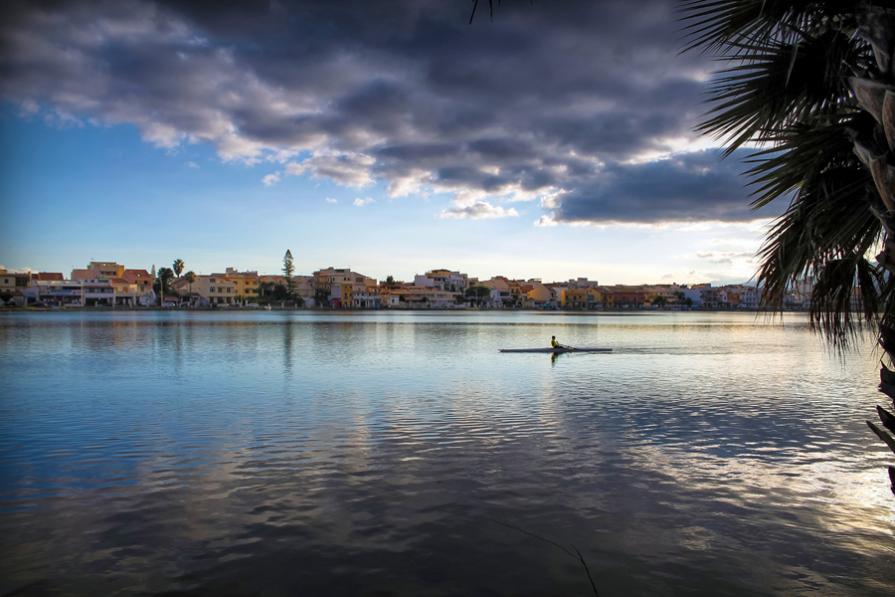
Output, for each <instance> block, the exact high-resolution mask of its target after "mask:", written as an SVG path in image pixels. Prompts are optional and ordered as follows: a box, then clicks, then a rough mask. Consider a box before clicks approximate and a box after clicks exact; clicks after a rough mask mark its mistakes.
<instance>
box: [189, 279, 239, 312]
mask: <svg viewBox="0 0 895 597" xmlns="http://www.w3.org/2000/svg"><path fill="white" fill-rule="evenodd" d="M174 288H175V289H176V290H177V291H178V292H192V293H193V294H196V295H199V297H201V299H202V302H207V303H208V304H210V305H234V304H237V302H238V299H237V298H236V297H237V296H239V295H238V294H237V293H236V283H235V282H233V281H232V280H230V279H229V278H228V277H227V276H226V275H222V274H211V275H210V276H196V279H195V280H193V282H192V284H190V283H189V282H187V280H185V279H183V278H180V279H179V280H177V282H175V284H174Z"/></svg>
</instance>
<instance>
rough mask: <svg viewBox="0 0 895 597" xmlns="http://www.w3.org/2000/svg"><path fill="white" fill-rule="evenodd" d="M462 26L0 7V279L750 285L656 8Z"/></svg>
mask: <svg viewBox="0 0 895 597" xmlns="http://www.w3.org/2000/svg"><path fill="white" fill-rule="evenodd" d="M486 4H487V3H483V5H486ZM471 6H472V4H471V2H469V1H468V0H383V1H381V2H375V3H372V2H352V1H345V2H328V1H323V2H314V1H304V2H294V3H293V2H285V1H281V0H280V1H273V2H255V3H240V2H215V3H212V2H181V1H178V2H166V1H159V0H157V1H134V0H114V1H109V2H102V1H99V2H25V1H21V2H19V1H5V2H4V3H3V5H2V8H0V12H2V15H0V16H2V19H0V48H2V51H0V81H2V83H0V151H2V155H0V157H2V160H0V178H2V182H0V200H2V204H0V264H3V265H4V266H6V267H9V268H31V269H34V270H42V271H62V272H66V273H67V272H68V271H69V270H71V269H72V268H75V267H84V266H85V265H86V263H87V262H88V261H90V260H94V259H95V260H110V261H111V260H114V261H118V262H121V263H124V264H126V265H127V266H128V267H145V268H147V269H148V268H150V267H151V266H152V265H156V266H157V267H158V266H163V265H169V264H170V263H171V262H172V261H173V260H174V259H176V258H181V259H183V260H184V261H185V262H186V267H187V269H189V270H193V271H195V272H197V273H211V272H214V271H221V270H223V269H224V268H225V267H227V266H233V267H237V268H239V269H252V270H259V271H261V272H264V273H274V272H277V271H278V270H279V269H280V267H281V262H282V256H283V254H284V252H285V250H286V249H287V248H288V249H290V250H291V251H292V253H293V255H294V256H295V263H296V270H297V272H299V273H310V272H311V271H313V270H315V269H318V268H320V267H327V266H335V267H351V268H352V269H354V270H356V271H359V272H361V273H364V274H367V275H371V276H375V277H378V278H380V279H382V278H385V277H386V276H387V275H393V276H394V277H395V278H396V279H412V277H413V275H414V274H416V273H422V272H424V271H426V270H429V269H432V268H436V267H448V268H451V269H459V270H461V271H464V272H467V273H469V274H470V275H474V276H478V277H482V278H487V277H490V276H492V275H498V274H499V275H507V276H510V277H522V278H529V277H537V278H541V279H543V280H545V281H547V280H565V279H568V278H571V277H578V276H586V277H589V278H591V279H596V280H598V281H600V282H602V283H606V284H612V283H660V282H666V283H667V282H680V283H694V282H706V281H715V282H731V281H743V280H746V279H748V278H750V277H751V276H752V274H753V273H754V271H755V269H756V265H757V262H756V259H755V257H754V255H755V253H756V251H757V250H758V249H759V247H760V245H761V240H762V237H763V234H764V231H765V230H766V229H767V226H768V224H769V222H770V218H772V217H773V216H774V215H776V214H777V213H779V212H780V211H781V206H773V205H772V206H770V207H769V208H763V210H762V211H758V212H756V211H753V210H751V209H750V207H749V188H748V186H747V185H746V182H747V181H746V179H745V178H744V177H743V176H742V175H741V173H742V172H743V170H744V169H745V168H746V163H745V160H746V159H747V156H748V151H749V150H746V149H743V150H738V151H737V152H735V153H733V154H732V155H731V156H729V157H727V158H724V159H722V157H721V151H720V147H719V142H717V141H716V140H714V139H711V138H705V137H701V136H699V135H697V134H696V133H694V132H693V131H694V128H695V127H696V125H697V124H698V123H699V121H700V118H701V117H702V116H703V115H704V113H705V111H706V109H707V107H708V106H707V105H706V103H705V97H706V88H707V84H708V81H709V79H710V77H711V73H712V72H713V70H716V69H717V68H718V64H717V63H715V62H712V60H711V57H709V56H705V55H703V54H700V53H698V52H688V53H683V54H682V53H681V52H680V51H679V50H680V48H681V47H682V46H683V42H682V33H681V30H680V24H679V22H678V21H677V20H676V19H677V16H678V15H677V13H676V10H675V4H674V2H673V0H643V1H640V2H637V3H631V2H629V1H624V2H615V1H612V0H610V1H605V2H592V1H591V2H584V1H581V2H576V1H572V0H569V1H566V2H562V3H556V2H546V1H538V0H535V1H534V2H527V1H518V2H512V1H505V2H503V3H501V5H500V6H499V7H498V9H497V10H496V12H495V14H494V18H493V20H492V19H489V18H488V14H487V11H486V10H481V8H480V11H481V12H479V14H478V15H477V16H476V18H475V19H474V20H473V22H472V23H471V24H470V23H469V17H470V9H471Z"/></svg>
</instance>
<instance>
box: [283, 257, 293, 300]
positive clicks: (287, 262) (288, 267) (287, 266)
mask: <svg viewBox="0 0 895 597" xmlns="http://www.w3.org/2000/svg"><path fill="white" fill-rule="evenodd" d="M294 273H295V263H293V261H292V251H291V250H289V249H286V254H285V255H283V275H284V276H286V293H287V295H288V297H289V299H290V300H291V298H292V295H293V294H294V290H295V289H294V282H293V281H292V274H294Z"/></svg>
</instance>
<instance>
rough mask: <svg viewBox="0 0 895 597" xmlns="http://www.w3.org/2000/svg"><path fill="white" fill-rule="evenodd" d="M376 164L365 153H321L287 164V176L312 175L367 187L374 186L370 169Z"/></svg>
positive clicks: (350, 185)
mask: <svg viewBox="0 0 895 597" xmlns="http://www.w3.org/2000/svg"><path fill="white" fill-rule="evenodd" d="M375 163H376V160H375V159H374V158H372V157H371V156H368V155H366V154H363V153H356V152H332V151H319V152H315V153H314V154H313V155H312V156H311V157H309V158H307V159H306V160H304V161H302V162H289V163H288V164H286V174H288V175H290V176H300V175H302V174H311V175H312V176H314V177H315V178H329V179H330V180H333V181H335V182H337V183H339V184H342V185H345V186H349V187H365V186H368V185H371V184H373V175H372V174H371V172H370V169H371V168H372V167H373V165H374V164H375Z"/></svg>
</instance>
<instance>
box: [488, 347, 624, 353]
mask: <svg viewBox="0 0 895 597" xmlns="http://www.w3.org/2000/svg"><path fill="white" fill-rule="evenodd" d="M500 352H540V353H546V354H551V353H552V354H562V353H565V352H612V349H611V348H575V347H573V346H563V347H561V348H501V349H500Z"/></svg>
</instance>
